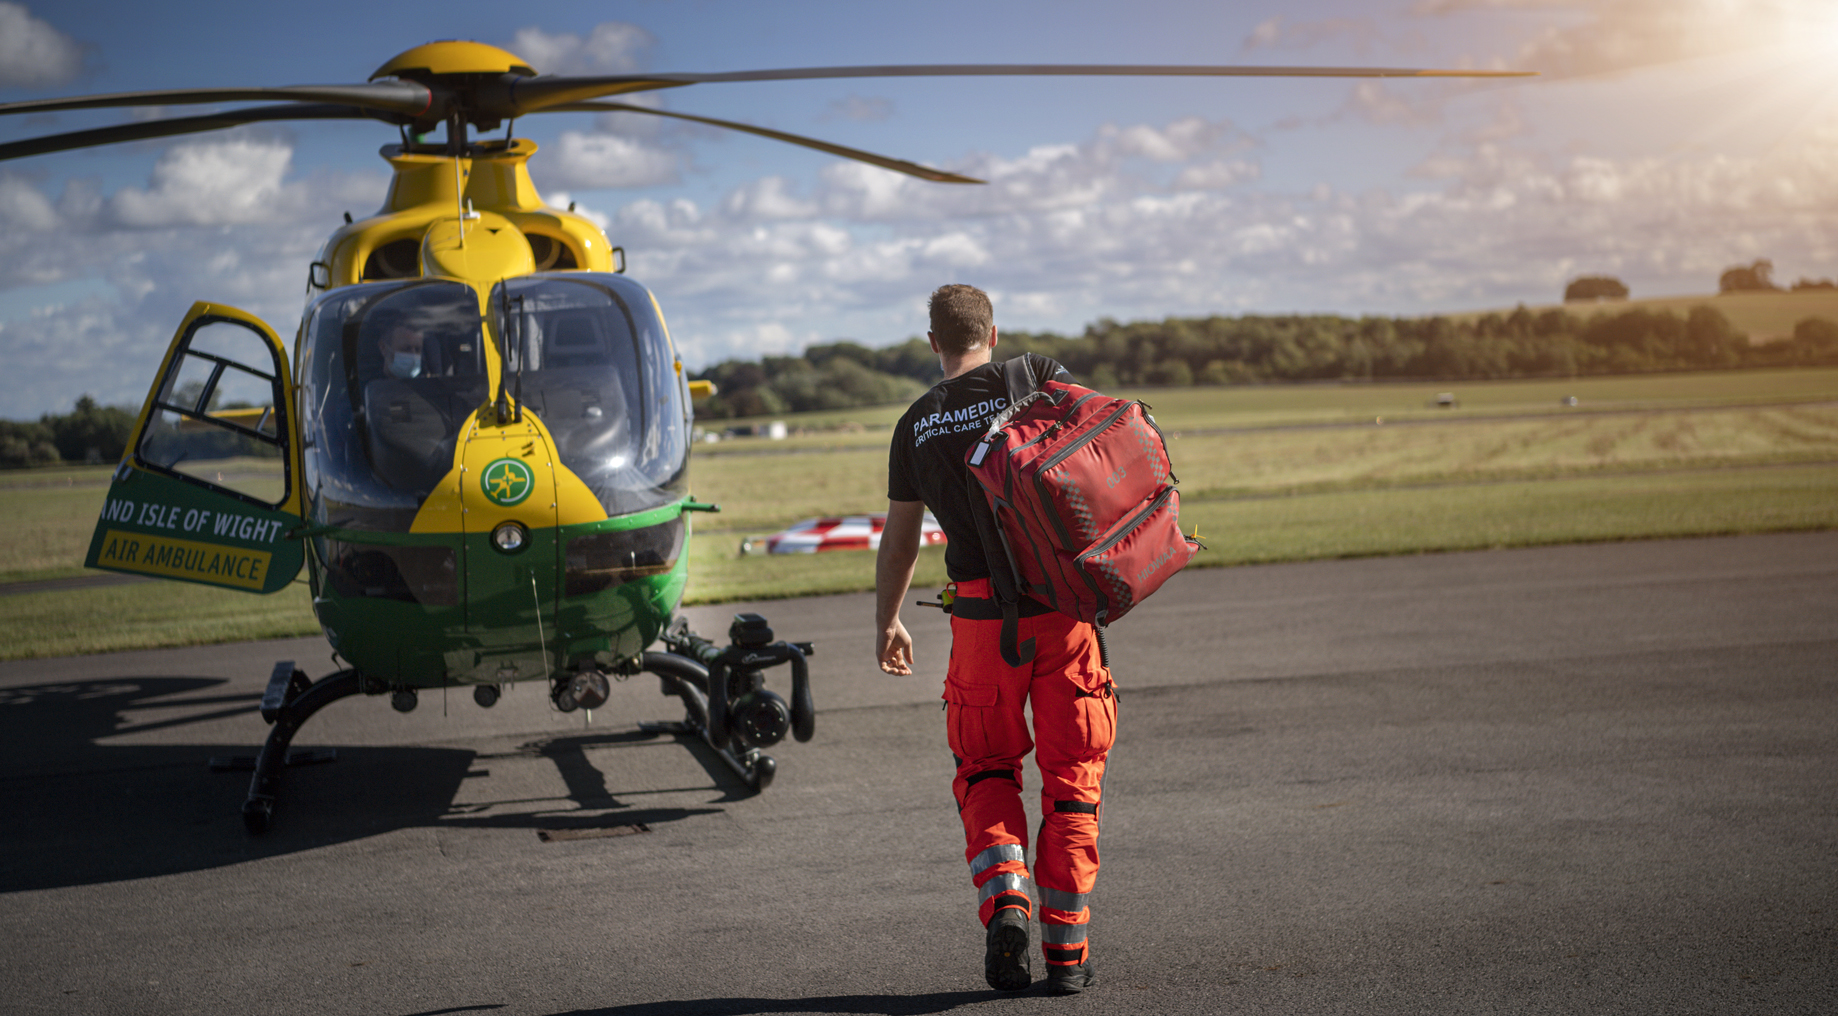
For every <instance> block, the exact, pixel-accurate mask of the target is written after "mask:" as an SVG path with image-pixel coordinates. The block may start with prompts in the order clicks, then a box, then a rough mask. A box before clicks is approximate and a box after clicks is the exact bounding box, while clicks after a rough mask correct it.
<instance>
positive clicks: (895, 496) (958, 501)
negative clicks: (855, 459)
mask: <svg viewBox="0 0 1838 1016" xmlns="http://www.w3.org/2000/svg"><path fill="white" fill-rule="evenodd" d="M1035 360H1036V363H1035V368H1036V369H1035V376H1036V377H1038V378H1041V379H1042V380H1048V379H1051V380H1055V381H1071V380H1072V376H1071V375H1070V374H1068V373H1066V368H1064V367H1062V366H1060V365H1059V364H1058V363H1056V362H1054V361H1053V360H1050V359H1048V358H1046V357H1036V358H1035ZM1007 406H1008V382H1007V380H1006V379H1004V378H1003V376H1002V364H1001V363H999V362H992V363H986V364H983V365H982V366H980V367H976V368H974V369H972V370H968V371H965V372H964V373H962V374H959V375H958V376H956V377H954V378H947V379H945V380H943V381H940V382H938V383H937V384H935V385H933V386H932V388H931V390H930V391H928V392H926V393H925V394H924V395H921V396H920V397H919V399H918V401H916V402H914V403H913V404H912V407H911V408H909V409H907V411H906V415H904V416H902V417H900V422H899V423H897V424H895V425H894V432H893V442H892V445H891V447H890V448H889V449H888V454H887V499H888V500H889V501H924V502H925V506H926V507H927V508H929V509H931V511H932V515H933V516H934V517H936V518H937V519H938V528H940V529H942V530H944V532H945V573H946V574H948V575H949V576H950V577H951V581H953V582H963V581H966V580H969V579H981V578H988V577H989V564H988V563H987V561H986V560H985V559H984V557H983V543H982V539H981V538H980V537H979V536H978V535H977V529H976V516H974V515H972V514H970V511H971V508H972V507H973V506H972V502H971V500H970V499H971V498H972V497H977V498H981V497H982V496H983V494H982V491H981V490H980V489H979V488H978V487H977V485H976V481H975V480H973V479H971V478H970V470H969V467H967V466H966V465H964V457H965V456H966V455H968V454H969V452H970V447H971V446H972V445H974V444H976V443H977V441H978V440H980V439H981V438H982V436H983V435H984V433H986V432H987V431H988V430H989V421H990V420H991V419H993V418H994V417H995V415H996V414H997V413H999V412H1001V411H1002V410H1003V409H1004V408H1005V407H1007Z"/></svg>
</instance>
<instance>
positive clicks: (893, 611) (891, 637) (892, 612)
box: [874, 501, 925, 674]
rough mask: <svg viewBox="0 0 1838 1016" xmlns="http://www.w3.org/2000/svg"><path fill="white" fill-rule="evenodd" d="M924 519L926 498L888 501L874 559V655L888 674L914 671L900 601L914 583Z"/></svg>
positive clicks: (911, 650) (908, 637)
mask: <svg viewBox="0 0 1838 1016" xmlns="http://www.w3.org/2000/svg"><path fill="white" fill-rule="evenodd" d="M924 522H925V502H923V501H889V502H887V525H886V526H885V527H883V528H882V530H881V550H880V556H879V557H877V558H876V559H875V562H874V594H875V597H874V631H875V647H874V655H875V659H877V660H879V661H880V664H881V670H883V671H885V672H886V673H889V674H910V673H912V672H913V640H912V636H910V635H908V634H907V633H906V626H905V625H904V624H901V623H900V604H901V601H903V600H905V599H906V591H907V589H908V588H909V587H911V586H912V584H913V566H914V565H915V564H917V563H918V561H919V536H920V529H921V527H922V526H923V525H924Z"/></svg>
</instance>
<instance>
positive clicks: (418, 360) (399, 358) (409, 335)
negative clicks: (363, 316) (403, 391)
mask: <svg viewBox="0 0 1838 1016" xmlns="http://www.w3.org/2000/svg"><path fill="white" fill-rule="evenodd" d="M425 347H426V342H425V340H424V339H423V337H422V334H421V329H420V328H419V327H417V326H416V325H415V323H414V322H413V321H411V320H409V319H408V318H399V319H397V320H396V321H395V322H393V323H392V324H391V325H390V326H389V327H388V328H386V329H384V331H383V337H382V338H381V339H379V340H377V348H378V350H379V351H381V352H382V354H383V373H385V374H387V375H389V376H390V377H393V378H395V379H396V380H398V381H407V380H408V379H409V378H414V377H420V376H421V371H422V367H423V359H422V357H423V356H424V354H425Z"/></svg>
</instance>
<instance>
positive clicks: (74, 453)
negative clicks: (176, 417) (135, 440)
mask: <svg viewBox="0 0 1838 1016" xmlns="http://www.w3.org/2000/svg"><path fill="white" fill-rule="evenodd" d="M134 417H135V413H134V410H132V409H129V408H126V407H123V406H103V405H98V404H97V402H96V400H95V399H93V398H90V397H89V396H88V395H85V396H83V397H82V398H80V399H78V400H77V404H76V408H75V409H73V410H72V411H70V412H68V413H62V414H59V413H46V414H45V415H43V416H41V417H39V418H38V419H37V420H36V421H29V422H18V421H14V420H0V468H4V469H18V468H20V467H23V466H47V465H54V464H56V463H58V462H115V461H118V460H119V459H120V458H121V453H122V451H123V450H124V449H126V448H127V445H128V437H129V436H130V435H131V434H132V433H133V430H134Z"/></svg>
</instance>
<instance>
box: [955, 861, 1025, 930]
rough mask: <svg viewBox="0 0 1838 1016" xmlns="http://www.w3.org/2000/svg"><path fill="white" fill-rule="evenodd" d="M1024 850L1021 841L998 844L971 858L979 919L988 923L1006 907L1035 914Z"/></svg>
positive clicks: (971, 872)
mask: <svg viewBox="0 0 1838 1016" xmlns="http://www.w3.org/2000/svg"><path fill="white" fill-rule="evenodd" d="M1024 850H1025V848H1024V847H1022V846H1021V844H1019V843H998V844H996V845H995V846H993V847H990V848H988V849H986V850H983V851H981V852H980V853H978V854H976V855H975V856H973V857H971V858H970V881H971V883H972V884H974V885H975V886H976V887H977V890H978V896H977V908H976V912H977V920H978V921H980V922H982V923H983V924H985V925H987V924H988V923H989V919H990V918H991V917H993V916H995V912H996V911H998V910H1000V909H1002V908H1003V907H1020V908H1021V912H1022V913H1024V914H1027V915H1028V916H1030V917H1032V916H1033V912H1034V903H1033V900H1031V899H1029V898H1028V885H1027V884H1028V873H1027V857H1026V855H1025V854H1024V853H1023V851H1024Z"/></svg>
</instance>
